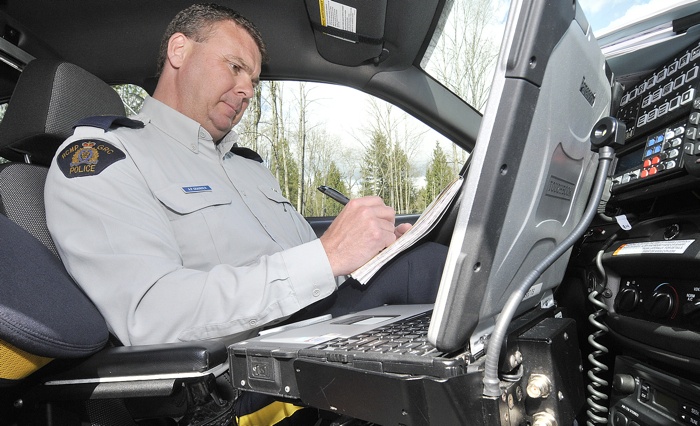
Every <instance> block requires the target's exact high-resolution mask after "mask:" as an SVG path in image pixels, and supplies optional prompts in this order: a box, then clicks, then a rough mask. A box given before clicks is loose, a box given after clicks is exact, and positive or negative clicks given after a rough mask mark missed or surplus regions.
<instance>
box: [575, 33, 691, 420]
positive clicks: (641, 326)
mask: <svg viewBox="0 0 700 426" xmlns="http://www.w3.org/2000/svg"><path fill="white" fill-rule="evenodd" d="M616 99H617V100H618V106H617V108H616V110H615V111H614V115H615V117H616V118H618V120H620V121H621V122H622V123H624V124H625V126H626V134H625V143H624V146H623V147H621V148H620V149H618V150H617V152H616V154H617V159H616V162H615V164H614V166H613V167H614V173H613V175H612V178H611V182H610V197H609V199H608V200H607V204H605V205H604V206H602V207H601V212H603V213H604V214H603V215H602V216H601V217H603V218H605V220H601V221H598V222H596V223H594V224H593V225H592V227H591V228H590V229H589V232H588V234H587V240H586V239H584V243H583V244H582V246H583V249H584V250H585V249H587V250H589V257H588V258H589V266H588V270H587V273H588V277H589V279H588V280H587V281H588V286H589V288H595V287H596V286H601V283H604V288H605V290H604V291H603V288H602V287H601V296H600V297H599V300H600V303H601V304H603V305H604V306H605V307H604V308H601V309H600V310H599V311H597V312H596V313H594V316H600V317H601V318H602V319H601V320H600V321H599V322H597V325H596V321H592V323H593V324H594V327H595V328H597V329H598V330H599V334H596V335H593V334H592V335H591V336H593V337H592V338H593V339H594V340H595V339H596V338H597V341H598V343H600V344H601V345H602V346H603V348H604V349H605V350H602V349H601V350H599V351H598V352H593V355H592V359H591V357H589V360H590V361H591V363H592V364H593V365H592V367H591V372H592V374H593V375H594V376H595V377H601V378H602V377H605V379H606V380H609V382H610V383H609V385H610V386H611V388H612V392H611V396H610V404H609V407H610V410H609V413H608V418H609V422H610V423H611V424H613V425H622V426H628V425H631V426H634V425H658V424H691V425H693V424H695V425H698V424H700V385H698V383H700V41H698V40H696V41H693V42H692V43H691V44H689V45H687V46H686V47H685V48H684V49H682V50H681V51H679V52H677V53H675V54H674V55H672V57H671V58H670V59H669V60H668V61H666V62H665V63H664V64H663V65H661V66H659V67H658V68H657V69H655V70H654V71H653V72H650V73H649V74H648V75H645V76H643V77H642V78H640V79H639V80H638V81H637V82H635V83H634V84H630V85H628V87H624V88H621V89H620V90H618V92H617V94H616ZM589 341H590V340H589ZM599 349H600V348H599ZM608 352H609V354H610V356H608ZM601 359H605V360H606V362H607V367H601V366H599V365H598V364H597V362H599V361H600V360H601ZM606 368H609V371H605V370H606ZM589 377H590V376H589ZM594 399H595V398H594Z"/></svg>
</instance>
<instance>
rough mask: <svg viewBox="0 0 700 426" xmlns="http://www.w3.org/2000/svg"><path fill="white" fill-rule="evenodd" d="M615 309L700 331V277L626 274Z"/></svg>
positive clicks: (630, 315)
mask: <svg viewBox="0 0 700 426" xmlns="http://www.w3.org/2000/svg"><path fill="white" fill-rule="evenodd" d="M615 311H616V312H617V313H619V314H621V315H625V316H628V317H632V318H636V319H642V320H646V321H652V322H655V323H657V324H661V325H666V326H669V327H677V328H681V329H686V330H693V331H698V332H700V281H691V280H680V279H667V280H666V279H657V278H649V277H645V278H630V277H627V278H622V280H621V283H620V290H619V291H618V293H617V296H616V297H615Z"/></svg>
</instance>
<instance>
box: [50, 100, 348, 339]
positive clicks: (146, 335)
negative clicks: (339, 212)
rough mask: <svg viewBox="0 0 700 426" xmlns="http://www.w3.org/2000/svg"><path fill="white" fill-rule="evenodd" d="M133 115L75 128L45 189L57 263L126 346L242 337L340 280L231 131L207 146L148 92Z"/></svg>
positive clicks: (204, 136)
mask: <svg viewBox="0 0 700 426" xmlns="http://www.w3.org/2000/svg"><path fill="white" fill-rule="evenodd" d="M134 118H135V119H137V120H140V121H142V122H143V123H144V124H145V126H144V127H143V128H141V129H131V128H127V127H119V128H116V129H111V130H109V131H106V132H105V131H103V130H102V129H100V128H96V127H78V128H77V129H76V131H75V133H74V135H73V136H72V137H71V138H69V139H68V140H67V141H66V142H65V143H64V144H63V145H62V146H61V148H60V149H59V151H58V154H57V157H56V159H54V163H53V164H52V166H51V168H50V170H49V174H48V178H47V182H46V193H45V200H46V211H47V222H48V226H49V229H50V231H51V235H52V236H53V238H54V240H55V242H56V246H57V248H58V251H59V253H60V255H61V258H62V259H63V261H64V263H65V265H66V267H67V269H68V271H69V272H70V273H71V275H72V276H73V277H74V278H75V280H76V281H77V282H78V283H79V285H80V286H81V287H82V288H83V289H84V291H85V292H86V293H87V294H88V296H89V297H90V298H91V299H92V300H93V301H94V303H95V304H96V305H97V307H98V308H99V309H100V311H101V312H102V314H103V315H104V316H105V318H106V320H107V322H108V324H109V326H110V328H111V330H112V332H113V333H114V334H115V335H116V336H117V337H118V338H119V339H120V340H121V341H122V342H123V343H124V344H127V345H129V344H149V343H164V342H173V341H178V340H194V339H206V338H212V337H218V336H223V335H231V334H236V333H242V335H249V334H251V333H250V332H251V330H253V329H256V328H258V327H260V326H262V325H263V324H266V323H269V322H270V321H273V320H276V319H279V318H282V317H286V316H289V315H290V314H292V313H294V312H295V311H297V310H299V309H301V308H302V307H304V306H307V305H309V304H311V303H313V302H316V301H318V300H320V299H322V298H324V297H326V296H328V295H330V294H331V293H332V292H333V291H334V290H335V289H336V288H337V287H336V280H335V278H334V277H333V274H332V272H331V268H330V265H329V263H328V258H327V257H326V254H325V252H324V250H323V247H322V245H321V243H320V241H318V240H317V239H316V236H315V234H314V232H313V230H312V229H311V227H310V226H309V224H308V223H307V222H306V221H305V220H304V218H303V217H302V216H301V215H300V214H299V213H298V212H297V211H296V210H294V208H293V207H292V206H291V204H290V203H289V201H288V200H287V199H285V198H284V197H283V196H282V194H281V192H280V187H279V185H278V183H277V181H276V180H275V179H274V177H273V176H272V174H271V173H270V172H269V170H268V169H267V168H266V167H265V166H264V165H263V164H260V163H258V162H256V161H253V160H250V159H246V158H243V157H240V156H237V155H234V154H233V153H231V152H229V151H230V149H231V147H232V146H233V144H234V143H235V140H236V139H237V135H235V134H234V133H233V132H231V133H230V134H229V135H228V136H226V138H224V140H223V141H221V143H219V144H218V145H215V144H214V142H213V141H212V138H211V136H210V135H209V133H208V132H207V131H205V130H204V129H203V128H202V127H201V126H200V125H199V124H198V123H196V122H194V121H193V120H191V119H189V118H187V117H185V116H184V115H181V114H180V113H178V112H176V111H175V110H173V109H171V108H169V107H167V106H166V105H164V104H162V103H160V102H159V101H157V100H155V99H153V98H148V99H146V102H145V103H144V106H143V109H142V111H141V113H140V114H139V115H138V116H136V117H134ZM122 157H123V158H122ZM100 161H102V164H100Z"/></svg>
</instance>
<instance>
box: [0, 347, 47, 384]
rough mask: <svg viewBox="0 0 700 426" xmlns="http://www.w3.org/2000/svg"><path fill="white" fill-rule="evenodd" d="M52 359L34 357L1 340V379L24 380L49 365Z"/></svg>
mask: <svg viewBox="0 0 700 426" xmlns="http://www.w3.org/2000/svg"><path fill="white" fill-rule="evenodd" d="M51 359H52V358H44V357H42V356H37V355H32V354H30V353H28V352H25V351H23V350H22V349H19V348H16V347H14V346H12V345H11V344H9V343H7V342H5V341H3V340H0V379H6V380H20V379H24V378H25V377H27V376H28V375H30V374H32V373H33V372H35V371H36V370H38V369H40V368H41V367H43V366H45V365H46V364H48V363H49V362H50V361H51Z"/></svg>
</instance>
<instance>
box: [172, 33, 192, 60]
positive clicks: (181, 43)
mask: <svg viewBox="0 0 700 426" xmlns="http://www.w3.org/2000/svg"><path fill="white" fill-rule="evenodd" d="M189 41H190V40H189V39H188V38H187V36H185V35H184V34H183V33H175V34H173V35H171V36H170V40H168V62H170V65H171V66H172V67H173V68H180V66H182V63H183V61H184V59H185V55H186V53H187V50H188V46H189Z"/></svg>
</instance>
